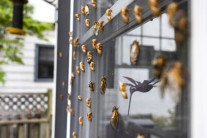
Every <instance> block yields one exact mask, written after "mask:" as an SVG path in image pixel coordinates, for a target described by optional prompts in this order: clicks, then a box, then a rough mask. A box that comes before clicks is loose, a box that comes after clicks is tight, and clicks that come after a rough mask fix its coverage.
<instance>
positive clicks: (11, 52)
mask: <svg viewBox="0 0 207 138" xmlns="http://www.w3.org/2000/svg"><path fill="white" fill-rule="evenodd" d="M33 9H34V8H33V7H32V6H30V5H28V4H25V5H24V12H23V14H24V18H23V29H24V30H25V31H26V32H27V34H29V35H37V37H38V38H40V39H43V40H46V41H48V40H47V38H46V37H45V36H44V34H43V33H44V31H45V30H51V29H52V28H53V26H54V25H53V24H52V23H44V22H40V21H37V20H34V19H33V18H32V17H31V15H32V13H33ZM12 14H13V3H12V2H11V1H9V0H0V66H1V65H3V64H9V63H11V62H15V63H18V64H24V63H23V61H22V58H21V57H22V52H21V49H22V48H23V40H24V36H17V35H15V36H14V37H13V38H11V37H10V38H9V37H8V33H7V31H6V28H7V27H11V26H12ZM4 77H5V72H4V71H3V70H2V69H1V68H0V82H1V83H4V82H5V80H4Z"/></svg>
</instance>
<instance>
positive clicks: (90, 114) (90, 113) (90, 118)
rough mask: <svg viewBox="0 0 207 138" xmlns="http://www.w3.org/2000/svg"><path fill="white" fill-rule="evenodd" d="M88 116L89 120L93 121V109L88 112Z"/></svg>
mask: <svg viewBox="0 0 207 138" xmlns="http://www.w3.org/2000/svg"><path fill="white" fill-rule="evenodd" d="M87 118H88V121H90V122H91V121H92V112H91V111H89V112H88V113H87Z"/></svg>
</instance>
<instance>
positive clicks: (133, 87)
mask: <svg viewBox="0 0 207 138" xmlns="http://www.w3.org/2000/svg"><path fill="white" fill-rule="evenodd" d="M123 77H124V78H126V79H127V80H129V81H130V82H132V84H130V83H126V84H127V85H128V86H130V88H129V90H130V98H129V106H128V115H129V110H130V105H131V98H132V94H133V93H134V92H142V93H147V92H149V91H150V90H151V89H152V88H153V87H156V86H154V85H155V84H156V83H158V82H159V80H157V81H155V80H156V78H153V79H151V80H144V81H143V82H142V83H141V82H139V81H135V80H134V79H132V78H130V77H126V76H123ZM154 81H155V82H154ZM152 82H154V83H152ZM150 83H152V84H150Z"/></svg>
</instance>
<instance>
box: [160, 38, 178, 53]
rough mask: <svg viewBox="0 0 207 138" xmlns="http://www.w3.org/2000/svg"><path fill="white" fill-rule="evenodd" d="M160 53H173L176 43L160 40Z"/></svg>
mask: <svg viewBox="0 0 207 138" xmlns="http://www.w3.org/2000/svg"><path fill="white" fill-rule="evenodd" d="M161 45H162V48H161V50H162V51H175V50H176V43H175V40H170V39H162V40H161Z"/></svg>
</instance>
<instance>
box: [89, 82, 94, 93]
mask: <svg viewBox="0 0 207 138" xmlns="http://www.w3.org/2000/svg"><path fill="white" fill-rule="evenodd" d="M88 87H89V89H90V91H94V81H90V82H89V84H88Z"/></svg>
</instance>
